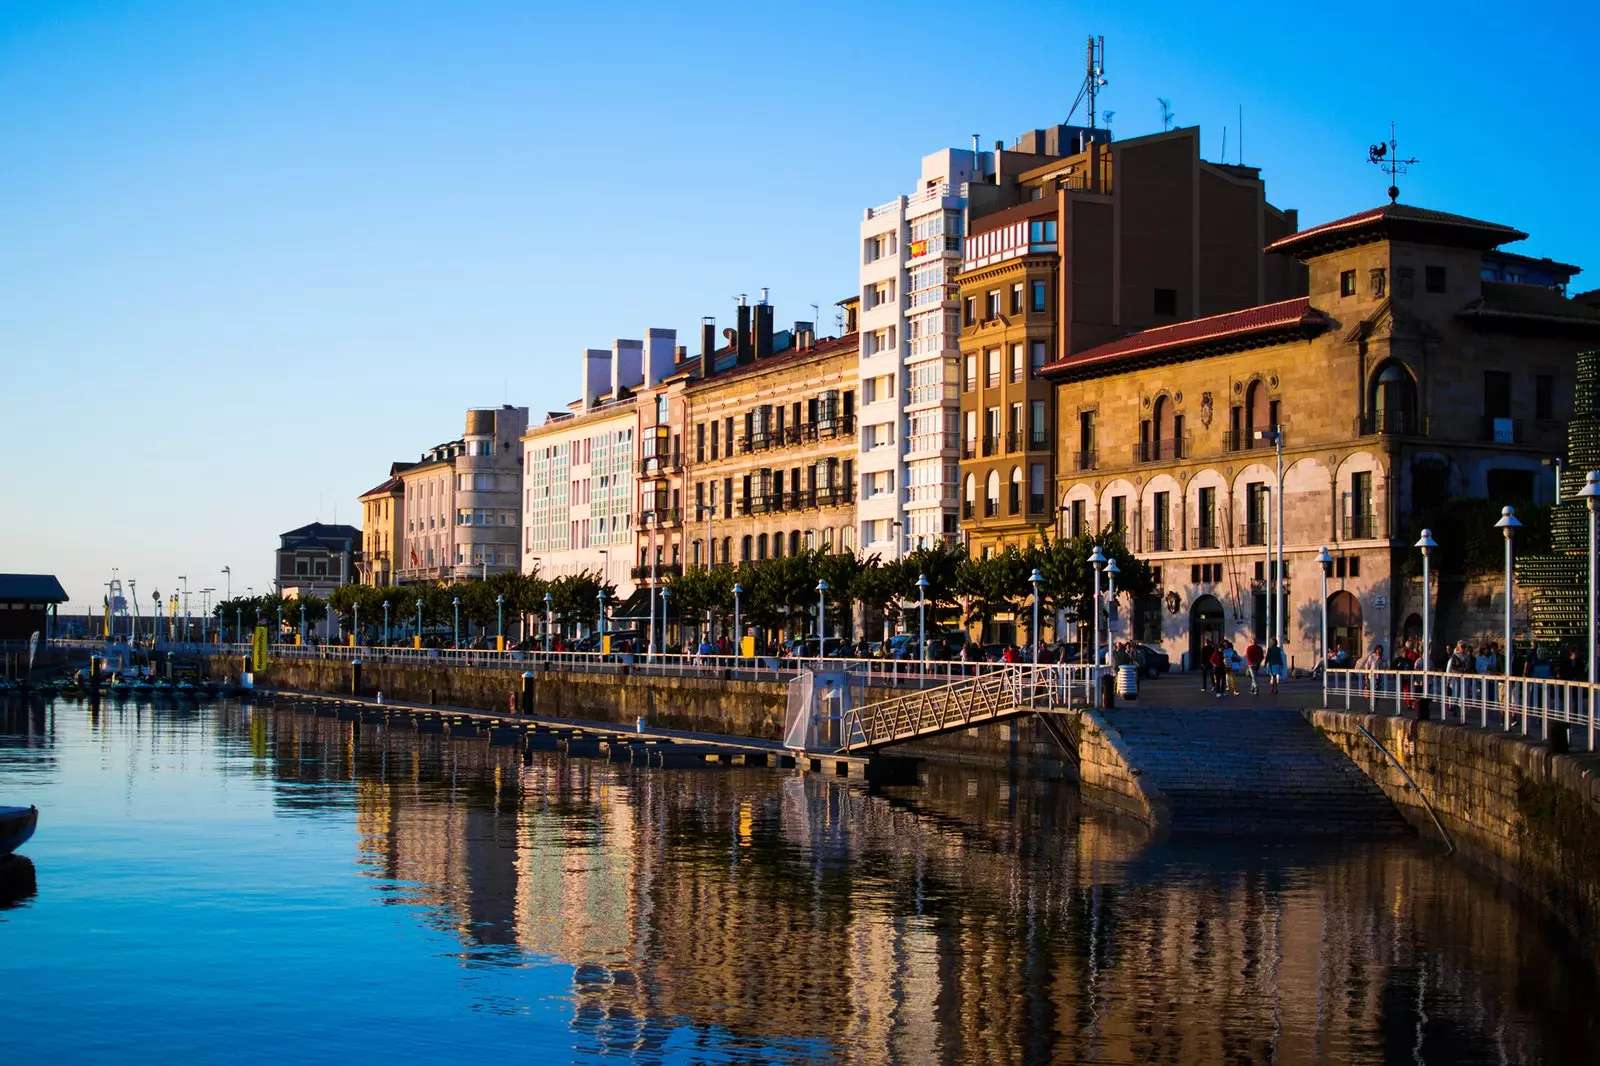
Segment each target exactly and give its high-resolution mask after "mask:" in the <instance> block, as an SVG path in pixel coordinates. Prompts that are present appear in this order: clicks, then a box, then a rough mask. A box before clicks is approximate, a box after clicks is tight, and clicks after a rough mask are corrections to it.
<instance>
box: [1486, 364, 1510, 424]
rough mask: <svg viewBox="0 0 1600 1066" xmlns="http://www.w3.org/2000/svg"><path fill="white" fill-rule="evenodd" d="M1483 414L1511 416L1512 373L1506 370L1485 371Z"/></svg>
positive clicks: (1496, 416)
mask: <svg viewBox="0 0 1600 1066" xmlns="http://www.w3.org/2000/svg"><path fill="white" fill-rule="evenodd" d="M1483 416H1484V417H1485V418H1510V417H1511V374H1510V372H1509V371H1505V370H1485V371H1484V372H1483Z"/></svg>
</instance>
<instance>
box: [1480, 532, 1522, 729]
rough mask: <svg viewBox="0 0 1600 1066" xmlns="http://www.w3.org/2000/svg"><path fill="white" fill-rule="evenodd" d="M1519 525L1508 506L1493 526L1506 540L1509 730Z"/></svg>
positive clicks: (1507, 718) (1507, 726) (1508, 721)
mask: <svg viewBox="0 0 1600 1066" xmlns="http://www.w3.org/2000/svg"><path fill="white" fill-rule="evenodd" d="M1521 525H1522V523H1521V522H1519V521H1517V512H1516V509H1515V508H1513V507H1512V506H1511V505H1510V504H1507V505H1506V506H1504V507H1502V508H1501V509H1500V521H1498V522H1496V523H1495V524H1494V528H1496V529H1498V530H1500V531H1501V532H1502V533H1504V534H1505V538H1506V664H1505V665H1506V695H1505V705H1504V706H1505V714H1506V728H1507V729H1510V728H1511V594H1512V591H1513V589H1512V585H1513V582H1514V581H1515V580H1516V579H1515V577H1514V575H1513V574H1512V572H1511V542H1512V541H1513V540H1514V539H1516V535H1517V529H1518V527H1520V526H1521ZM1485 713H1486V714H1487V713H1488V712H1487V711H1486V712H1485ZM1522 732H1523V733H1524V734H1526V733H1527V732H1528V717H1527V715H1523V717H1522Z"/></svg>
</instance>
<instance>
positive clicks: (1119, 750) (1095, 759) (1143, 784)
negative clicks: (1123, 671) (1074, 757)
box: [1077, 710, 1172, 832]
mask: <svg viewBox="0 0 1600 1066" xmlns="http://www.w3.org/2000/svg"><path fill="white" fill-rule="evenodd" d="M1077 718H1078V737H1079V740H1078V758H1079V765H1078V781H1079V783H1080V786H1081V788H1082V789H1083V793H1084V795H1085V797H1086V798H1087V799H1089V800H1090V801H1092V802H1094V803H1096V804H1098V805H1100V806H1104V807H1110V808H1112V809H1114V810H1117V811H1120V812H1121V813H1123V814H1126V815H1128V816H1129V817H1131V818H1133V819H1135V820H1137V821H1140V822H1143V823H1144V824H1145V825H1147V826H1149V827H1150V828H1151V829H1153V830H1156V831H1157V832H1160V831H1161V830H1164V829H1165V828H1166V827H1167V826H1168V825H1170V824H1171V820H1172V817H1171V816H1172V812H1171V808H1170V806H1169V805H1168V802H1167V797H1166V795H1165V794H1164V793H1163V792H1162V791H1161V789H1160V788H1158V787H1157V786H1156V785H1155V784H1154V783H1153V782H1151V781H1148V780H1146V779H1145V777H1144V771H1143V769H1142V768H1141V767H1140V766H1139V765H1138V763H1137V761H1136V760H1135V759H1134V757H1133V754H1132V752H1130V751H1129V749H1128V747H1127V745H1126V744H1125V743H1123V740H1122V734H1120V733H1119V732H1117V728H1116V727H1115V726H1113V725H1112V724H1111V723H1109V722H1108V721H1106V720H1105V718H1103V717H1102V716H1101V715H1099V714H1097V713H1096V712H1094V711H1092V710H1086V711H1082V712H1080V713H1079V714H1078V715H1077Z"/></svg>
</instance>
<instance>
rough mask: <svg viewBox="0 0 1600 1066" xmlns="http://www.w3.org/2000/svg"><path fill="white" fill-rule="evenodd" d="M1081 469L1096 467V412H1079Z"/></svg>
mask: <svg viewBox="0 0 1600 1066" xmlns="http://www.w3.org/2000/svg"><path fill="white" fill-rule="evenodd" d="M1076 465H1077V467H1078V469H1079V470H1093V469H1094V412H1093V411H1079V412H1078V462H1077V464H1076Z"/></svg>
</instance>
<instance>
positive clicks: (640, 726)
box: [633, 714, 644, 733]
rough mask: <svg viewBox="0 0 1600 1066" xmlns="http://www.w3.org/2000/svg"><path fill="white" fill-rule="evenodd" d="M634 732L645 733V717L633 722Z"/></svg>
mask: <svg viewBox="0 0 1600 1066" xmlns="http://www.w3.org/2000/svg"><path fill="white" fill-rule="evenodd" d="M633 731H634V732H635V733H643V732H644V715H642V714H641V715H640V716H639V717H637V718H635V719H634V720H633Z"/></svg>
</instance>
